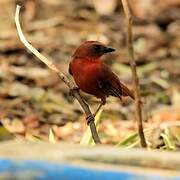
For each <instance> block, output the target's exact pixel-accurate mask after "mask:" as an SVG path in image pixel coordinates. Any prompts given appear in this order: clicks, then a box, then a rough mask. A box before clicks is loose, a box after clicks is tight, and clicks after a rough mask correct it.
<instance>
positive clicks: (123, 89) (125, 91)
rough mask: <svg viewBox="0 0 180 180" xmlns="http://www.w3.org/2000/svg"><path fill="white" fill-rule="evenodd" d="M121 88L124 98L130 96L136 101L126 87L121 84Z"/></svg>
mask: <svg viewBox="0 0 180 180" xmlns="http://www.w3.org/2000/svg"><path fill="white" fill-rule="evenodd" d="M120 86H121V92H122V95H123V96H130V97H131V98H132V99H135V98H134V93H133V92H132V91H131V90H130V89H129V88H128V87H127V86H126V85H124V84H123V83H121V82H120Z"/></svg>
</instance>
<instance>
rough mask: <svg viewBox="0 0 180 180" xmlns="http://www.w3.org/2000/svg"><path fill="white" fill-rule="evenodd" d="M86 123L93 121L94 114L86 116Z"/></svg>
mask: <svg viewBox="0 0 180 180" xmlns="http://www.w3.org/2000/svg"><path fill="white" fill-rule="evenodd" d="M86 121H87V125H89V124H90V122H91V121H94V115H92V114H90V115H88V116H86Z"/></svg>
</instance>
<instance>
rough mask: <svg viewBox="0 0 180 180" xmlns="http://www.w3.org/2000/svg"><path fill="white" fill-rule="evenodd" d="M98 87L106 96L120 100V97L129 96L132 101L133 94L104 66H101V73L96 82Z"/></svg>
mask: <svg viewBox="0 0 180 180" xmlns="http://www.w3.org/2000/svg"><path fill="white" fill-rule="evenodd" d="M98 86H99V88H101V89H102V91H103V92H104V93H105V94H107V95H111V96H115V97H119V98H121V96H130V97H131V98H132V99H134V95H133V93H132V92H131V91H130V90H129V89H128V88H127V87H126V86H125V85H124V84H123V83H121V82H120V80H119V78H118V76H116V74H114V73H113V72H112V71H111V69H110V68H109V67H108V66H107V65H105V64H103V66H102V72H101V76H100V78H99V81H98Z"/></svg>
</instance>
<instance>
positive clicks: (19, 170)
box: [0, 159, 180, 180]
mask: <svg viewBox="0 0 180 180" xmlns="http://www.w3.org/2000/svg"><path fill="white" fill-rule="evenodd" d="M0 179H5V180H6V179H16V180H29V179H31V180H57V179H60V180H88V179H92V180H101V179H102V180H180V176H169V177H163V176H161V175H160V174H156V173H154V174H150V173H148V174H146V175H145V173H142V174H141V173H135V172H122V171H113V170H107V168H106V170H104V171H103V170H100V169H93V168H86V167H85V168H84V167H78V166H75V165H67V164H61V163H50V162H47V161H37V160H34V161H29V160H27V161H18V162H17V161H13V160H10V159H0Z"/></svg>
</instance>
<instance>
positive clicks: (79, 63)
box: [69, 41, 134, 104]
mask: <svg viewBox="0 0 180 180" xmlns="http://www.w3.org/2000/svg"><path fill="white" fill-rule="evenodd" d="M112 51H114V49H112V48H108V47H106V46H104V45H103V44H101V43H99V42H97V41H86V42H84V43H83V44H82V45H80V46H79V47H78V48H77V50H76V51H75V53H74V55H73V59H72V61H71V62H70V65H69V73H70V74H71V75H72V76H73V78H74V80H75V82H76V84H77V86H78V87H79V88H80V89H81V90H82V91H84V92H86V93H88V94H91V95H94V96H96V97H97V98H100V99H101V100H102V104H105V103H106V97H108V96H114V97H118V98H120V99H121V97H122V96H130V97H131V98H132V99H134V94H133V93H132V92H131V91H130V90H129V89H128V88H127V87H126V86H125V85H124V84H123V83H122V82H120V80H119V78H118V76H117V75H116V74H114V73H113V72H112V71H111V69H110V68H109V67H108V66H107V65H106V64H104V63H103V62H102V60H101V59H100V57H101V56H102V55H104V54H105V53H109V52H112Z"/></svg>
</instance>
